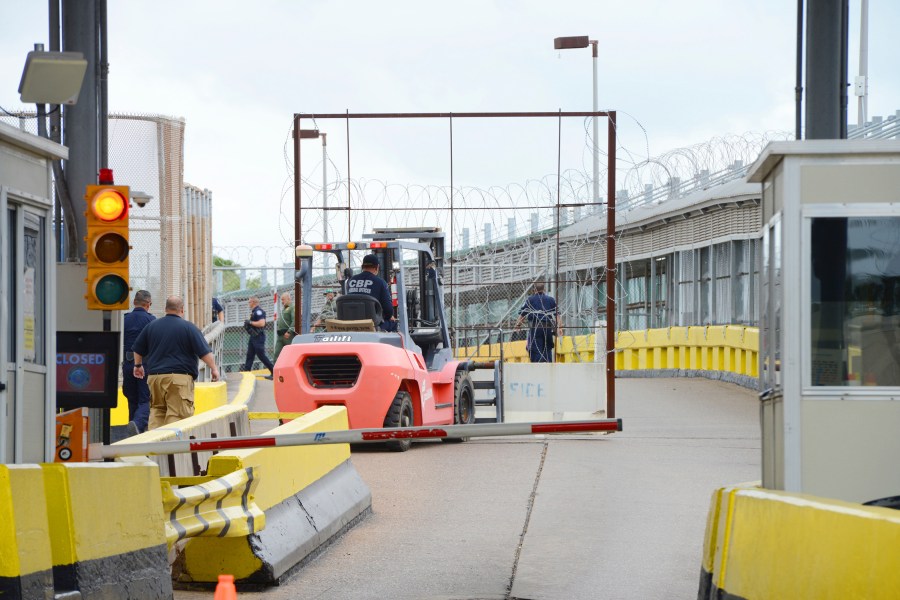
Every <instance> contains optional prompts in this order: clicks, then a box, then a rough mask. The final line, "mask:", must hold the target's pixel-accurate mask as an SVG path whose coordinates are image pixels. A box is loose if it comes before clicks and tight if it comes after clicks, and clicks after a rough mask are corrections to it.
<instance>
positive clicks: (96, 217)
mask: <svg viewBox="0 0 900 600" xmlns="http://www.w3.org/2000/svg"><path fill="white" fill-rule="evenodd" d="M128 198H129V190H128V186H125V185H89V186H87V189H86V191H85V195H84V199H85V202H86V203H87V211H85V216H86V217H87V237H86V238H85V241H86V242H87V279H86V280H85V281H86V282H87V294H85V296H84V297H85V298H86V299H87V308H88V309H89V310H128V308H129V304H128V296H129V294H128V292H129V287H128V281H129V278H128V253H129V250H130V246H129V245H128Z"/></svg>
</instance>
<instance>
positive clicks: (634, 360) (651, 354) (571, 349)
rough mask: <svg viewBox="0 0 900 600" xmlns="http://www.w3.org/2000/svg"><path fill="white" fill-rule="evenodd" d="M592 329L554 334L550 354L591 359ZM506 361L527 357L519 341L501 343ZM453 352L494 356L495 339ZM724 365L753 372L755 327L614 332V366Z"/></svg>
mask: <svg viewBox="0 0 900 600" xmlns="http://www.w3.org/2000/svg"><path fill="white" fill-rule="evenodd" d="M595 342H596V339H595V335H594V334H589V335H578V336H563V337H561V338H557V343H556V360H557V362H561V363H573V362H586V363H590V362H594V358H595V357H594V348H595ZM503 352H504V359H505V361H506V362H528V351H527V350H526V349H525V341H524V340H520V341H516V342H506V343H505V344H504V345H503ZM456 356H457V357H458V358H471V359H473V360H483V361H487V360H497V359H499V358H500V345H499V344H490V345H484V346H479V347H477V348H476V347H465V348H458V349H457V351H456ZM649 369H653V370H662V369H676V370H702V371H726V372H730V373H735V374H737V375H745V376H748V377H757V376H758V375H759V329H758V328H756V327H746V326H743V325H717V326H705V327H668V328H665V329H645V330H637V331H619V332H617V333H616V371H637V370H649Z"/></svg>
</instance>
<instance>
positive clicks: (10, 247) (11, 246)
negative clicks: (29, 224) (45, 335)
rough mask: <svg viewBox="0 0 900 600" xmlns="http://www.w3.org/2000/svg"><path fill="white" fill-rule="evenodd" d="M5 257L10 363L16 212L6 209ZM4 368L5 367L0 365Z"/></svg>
mask: <svg viewBox="0 0 900 600" xmlns="http://www.w3.org/2000/svg"><path fill="white" fill-rule="evenodd" d="M4 233H5V237H6V248H5V250H6V257H4V259H5V260H7V261H9V262H8V263H7V281H6V298H7V303H6V314H7V315H8V316H9V319H8V321H7V324H8V327H7V337H6V341H5V342H4V343H6V344H7V346H6V351H7V358H8V359H9V361H10V362H15V360H16V327H15V321H16V291H17V286H16V265H15V257H16V211H15V210H14V209H12V208H9V209H7V213H6V231H5V232H4ZM0 367H2V368H4V369H5V368H6V365H0Z"/></svg>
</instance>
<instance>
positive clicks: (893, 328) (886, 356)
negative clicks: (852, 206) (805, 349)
mask: <svg viewBox="0 0 900 600" xmlns="http://www.w3.org/2000/svg"><path fill="white" fill-rule="evenodd" d="M811 234H812V240H811V247H810V260H811V265H810V266H811V270H810V272H811V281H810V284H811V285H810V315H809V318H810V332H811V359H812V360H811V364H812V369H811V373H810V375H811V379H812V381H811V384H812V385H814V386H855V385H864V386H900V332H898V327H900V217H880V218H865V217H854V218H844V217H842V218H837V217H827V218H825V217H823V218H815V219H812V231H811Z"/></svg>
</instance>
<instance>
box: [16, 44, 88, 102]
mask: <svg viewBox="0 0 900 600" xmlns="http://www.w3.org/2000/svg"><path fill="white" fill-rule="evenodd" d="M85 71H87V60H85V58H84V55H83V54H82V53H81V52H44V51H43V50H32V51H31V52H29V53H28V56H27V57H26V58H25V69H24V70H23V71H22V80H21V81H20V82H19V94H20V95H21V96H20V97H21V99H22V102H24V103H26V104H68V105H72V104H75V103H76V102H77V101H78V94H79V93H81V84H82V82H83V81H84V74H85Z"/></svg>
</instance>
